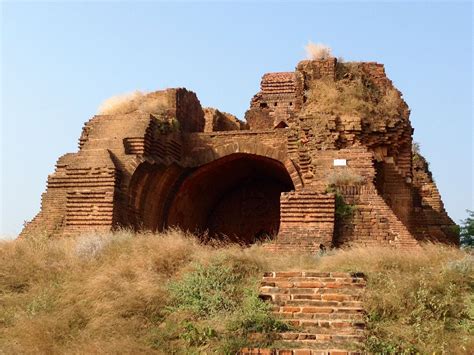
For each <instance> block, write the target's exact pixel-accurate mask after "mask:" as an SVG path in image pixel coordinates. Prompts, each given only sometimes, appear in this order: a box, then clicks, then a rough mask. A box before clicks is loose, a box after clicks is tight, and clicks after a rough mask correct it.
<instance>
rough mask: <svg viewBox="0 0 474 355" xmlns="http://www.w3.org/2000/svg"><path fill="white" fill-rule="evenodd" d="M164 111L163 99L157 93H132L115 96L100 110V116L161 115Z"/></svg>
mask: <svg viewBox="0 0 474 355" xmlns="http://www.w3.org/2000/svg"><path fill="white" fill-rule="evenodd" d="M163 110H164V102H163V97H162V96H160V95H159V94H158V95H157V93H144V92H141V91H134V92H132V93H128V94H123V95H117V96H113V97H111V98H108V99H107V100H105V101H104V102H103V103H102V104H101V105H100V107H99V109H98V114H99V115H120V114H127V113H132V112H144V113H160V112H162V111H163Z"/></svg>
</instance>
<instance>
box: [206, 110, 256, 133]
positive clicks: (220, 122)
mask: <svg viewBox="0 0 474 355" xmlns="http://www.w3.org/2000/svg"><path fill="white" fill-rule="evenodd" d="M204 119H205V122H206V123H205V126H204V132H217V131H240V130H245V129H248V125H247V123H245V122H242V121H240V120H239V119H238V118H237V117H235V116H234V115H231V114H230V113H227V112H221V111H219V110H217V109H215V108H211V107H206V108H204Z"/></svg>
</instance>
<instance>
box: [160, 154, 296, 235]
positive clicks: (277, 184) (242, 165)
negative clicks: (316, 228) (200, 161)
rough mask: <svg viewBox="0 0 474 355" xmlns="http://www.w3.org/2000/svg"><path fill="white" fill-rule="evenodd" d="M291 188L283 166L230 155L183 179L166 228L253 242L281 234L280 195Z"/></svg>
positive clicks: (267, 161)
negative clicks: (174, 227)
mask: <svg viewBox="0 0 474 355" xmlns="http://www.w3.org/2000/svg"><path fill="white" fill-rule="evenodd" d="M292 189H294V186H293V182H292V180H291V177H290V175H289V174H288V172H287V170H286V168H285V166H284V165H283V164H282V163H281V162H279V161H277V160H274V159H271V158H267V157H263V156H259V155H254V154H243V153H235V154H231V155H228V156H226V157H223V158H220V159H217V160H215V161H213V162H210V163H208V164H205V165H202V166H200V167H198V168H197V169H196V170H194V171H193V172H192V173H190V174H189V175H188V176H187V177H186V178H185V179H184V180H183V182H182V183H181V184H180V186H179V188H178V189H177V191H176V194H175V195H174V197H173V198H172V200H171V203H170V205H169V209H168V213H167V218H166V223H165V224H166V225H167V226H168V227H171V226H178V227H180V228H182V229H184V230H189V231H192V232H195V233H203V232H208V233H209V237H211V238H223V237H224V236H225V237H226V238H228V239H230V240H232V241H235V242H239V243H242V244H250V243H253V242H255V241H256V240H258V239H260V238H263V237H265V236H267V235H270V236H271V235H275V234H276V233H277V232H278V228H279V225H280V193H281V192H283V191H290V190H292Z"/></svg>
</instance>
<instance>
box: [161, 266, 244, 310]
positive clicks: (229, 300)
mask: <svg viewBox="0 0 474 355" xmlns="http://www.w3.org/2000/svg"><path fill="white" fill-rule="evenodd" d="M241 282H242V275H240V274H238V273H235V271H234V270H233V269H232V267H231V266H229V265H225V263H223V262H222V261H217V262H214V263H211V264H209V265H200V264H196V265H195V266H194V271H192V272H190V273H188V274H185V275H184V277H183V278H182V279H181V280H178V281H174V282H171V283H170V284H169V291H170V294H171V300H172V301H171V306H170V307H169V309H170V311H177V310H186V311H191V312H192V313H194V314H196V315H197V316H199V317H201V318H207V317H212V316H215V315H216V314H219V313H222V312H231V311H233V310H234V309H235V308H236V307H237V305H238V302H239V293H240V292H241V289H240V287H239V286H240V285H239V284H240V283H241Z"/></svg>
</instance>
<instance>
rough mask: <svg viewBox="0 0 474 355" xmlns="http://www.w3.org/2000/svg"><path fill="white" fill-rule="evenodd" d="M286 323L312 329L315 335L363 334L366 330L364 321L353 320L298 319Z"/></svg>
mask: <svg viewBox="0 0 474 355" xmlns="http://www.w3.org/2000/svg"><path fill="white" fill-rule="evenodd" d="M286 322H287V323H288V324H290V325H292V326H294V327H300V328H303V329H305V331H309V329H312V330H313V331H311V332H313V333H318V332H321V333H323V334H325V333H327V332H331V333H339V332H340V333H354V334H355V333H357V334H359V333H361V332H363V331H364V329H365V322H364V321H357V320H352V319H330V320H321V319H307V318H297V319H287V320H286Z"/></svg>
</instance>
